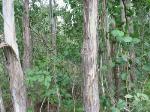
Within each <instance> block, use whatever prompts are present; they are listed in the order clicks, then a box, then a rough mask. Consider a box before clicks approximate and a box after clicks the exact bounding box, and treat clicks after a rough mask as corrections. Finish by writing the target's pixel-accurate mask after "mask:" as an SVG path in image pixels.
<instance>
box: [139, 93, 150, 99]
mask: <svg viewBox="0 0 150 112" xmlns="http://www.w3.org/2000/svg"><path fill="white" fill-rule="evenodd" d="M137 97H138V98H139V99H141V100H146V101H149V97H148V96H147V95H146V94H143V93H137Z"/></svg>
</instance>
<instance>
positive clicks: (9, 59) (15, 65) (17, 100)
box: [3, 0, 26, 112]
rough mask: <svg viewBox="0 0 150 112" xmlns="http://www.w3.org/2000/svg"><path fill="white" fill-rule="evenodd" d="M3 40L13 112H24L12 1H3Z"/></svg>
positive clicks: (23, 96) (24, 89)
mask: <svg viewBox="0 0 150 112" xmlns="http://www.w3.org/2000/svg"><path fill="white" fill-rule="evenodd" d="M3 17H4V38H5V42H6V45H7V46H4V53H5V57H6V67H7V70H8V73H9V77H10V89H11V95H12V102H13V107H14V112H26V88H25V85H24V74H23V71H22V67H21V64H20V59H19V51H18V46H17V43H16V33H15V21H14V0H3Z"/></svg>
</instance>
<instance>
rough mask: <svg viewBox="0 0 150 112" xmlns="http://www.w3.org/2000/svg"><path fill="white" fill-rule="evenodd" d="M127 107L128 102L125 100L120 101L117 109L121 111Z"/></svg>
mask: <svg viewBox="0 0 150 112" xmlns="http://www.w3.org/2000/svg"><path fill="white" fill-rule="evenodd" d="M125 106H126V102H125V101H124V100H121V99H119V101H118V104H117V108H118V109H120V110H121V109H124V107H125Z"/></svg>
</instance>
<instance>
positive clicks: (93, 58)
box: [82, 0, 100, 112]
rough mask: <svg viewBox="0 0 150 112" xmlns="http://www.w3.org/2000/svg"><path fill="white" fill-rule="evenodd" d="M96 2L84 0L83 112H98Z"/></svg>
mask: <svg viewBox="0 0 150 112" xmlns="http://www.w3.org/2000/svg"><path fill="white" fill-rule="evenodd" d="M97 21H98V0H84V42H83V52H82V53H83V56H82V59H83V77H84V88H83V89H84V90H83V98H84V109H85V112H99V108H100V104H99V89H98V74H97Z"/></svg>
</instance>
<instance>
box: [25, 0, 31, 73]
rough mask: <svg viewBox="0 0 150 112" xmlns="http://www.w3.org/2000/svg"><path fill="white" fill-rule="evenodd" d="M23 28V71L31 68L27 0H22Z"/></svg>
mask: <svg viewBox="0 0 150 112" xmlns="http://www.w3.org/2000/svg"><path fill="white" fill-rule="evenodd" d="M23 28H24V31H23V37H24V54H23V69H24V71H25V70H27V69H29V68H31V57H32V47H31V35H30V28H29V0H24V13H23Z"/></svg>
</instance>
